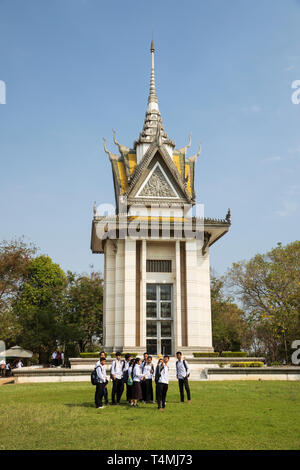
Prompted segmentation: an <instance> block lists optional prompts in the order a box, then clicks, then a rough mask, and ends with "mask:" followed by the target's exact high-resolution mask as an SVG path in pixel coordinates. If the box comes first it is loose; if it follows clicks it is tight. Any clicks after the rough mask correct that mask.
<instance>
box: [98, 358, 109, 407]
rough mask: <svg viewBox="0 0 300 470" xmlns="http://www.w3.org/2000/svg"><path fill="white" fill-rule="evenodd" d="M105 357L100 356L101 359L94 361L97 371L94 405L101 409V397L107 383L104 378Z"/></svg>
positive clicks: (103, 395)
mask: <svg viewBox="0 0 300 470" xmlns="http://www.w3.org/2000/svg"><path fill="white" fill-rule="evenodd" d="M105 364H106V358H105V357H101V359H100V360H99V361H98V362H97V363H96V367H95V369H96V372H97V384H96V391H95V405H96V408H98V409H103V397H105V394H104V389H105V387H106V384H107V380H106V366H105Z"/></svg>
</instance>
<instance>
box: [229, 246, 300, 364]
mask: <svg viewBox="0 0 300 470" xmlns="http://www.w3.org/2000/svg"><path fill="white" fill-rule="evenodd" d="M227 279H228V285H229V287H230V288H231V289H232V291H233V292H234V293H235V295H236V296H237V297H238V298H239V299H240V301H241V302H242V304H243V307H244V309H245V310H246V311H247V313H248V317H249V320H251V321H252V323H253V324H254V325H255V328H256V334H257V337H258V339H259V341H260V342H262V343H263V344H264V345H265V350H266V354H267V356H268V357H269V359H270V360H272V361H275V360H281V359H283V358H284V359H285V361H286V362H289V357H290V346H291V343H292V341H293V340H294V339H297V338H298V337H299V333H300V241H296V242H293V243H290V244H288V245H286V246H282V245H281V243H278V245H277V247H276V248H274V249H272V250H271V251H269V252H268V253H266V254H257V255H256V256H254V257H253V258H252V259H251V260H250V261H241V262H239V263H233V265H232V268H231V269H230V270H229V272H228V277H227Z"/></svg>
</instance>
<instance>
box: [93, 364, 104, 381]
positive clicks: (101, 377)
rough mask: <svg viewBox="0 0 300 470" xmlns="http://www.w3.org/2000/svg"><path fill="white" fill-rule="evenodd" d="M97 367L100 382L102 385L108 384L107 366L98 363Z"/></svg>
mask: <svg viewBox="0 0 300 470" xmlns="http://www.w3.org/2000/svg"><path fill="white" fill-rule="evenodd" d="M95 367H96V372H97V377H98V381H99V382H100V383H105V382H106V366H105V365H103V366H102V365H101V362H100V361H98V362H97V363H96V366H95Z"/></svg>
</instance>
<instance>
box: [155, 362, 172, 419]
mask: <svg viewBox="0 0 300 470" xmlns="http://www.w3.org/2000/svg"><path fill="white" fill-rule="evenodd" d="M168 362H169V356H168V355H166V356H164V358H163V363H162V364H159V363H158V365H157V367H156V372H155V379H156V380H157V406H158V409H159V410H161V411H164V410H165V407H166V396H167V391H168V388H169V366H168Z"/></svg>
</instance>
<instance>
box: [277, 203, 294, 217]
mask: <svg viewBox="0 0 300 470" xmlns="http://www.w3.org/2000/svg"><path fill="white" fill-rule="evenodd" d="M298 206H299V204H298V203H297V202H291V201H284V202H283V203H282V209H281V210H278V211H276V214H277V215H279V217H287V216H289V215H293V214H295V212H297V209H298Z"/></svg>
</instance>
